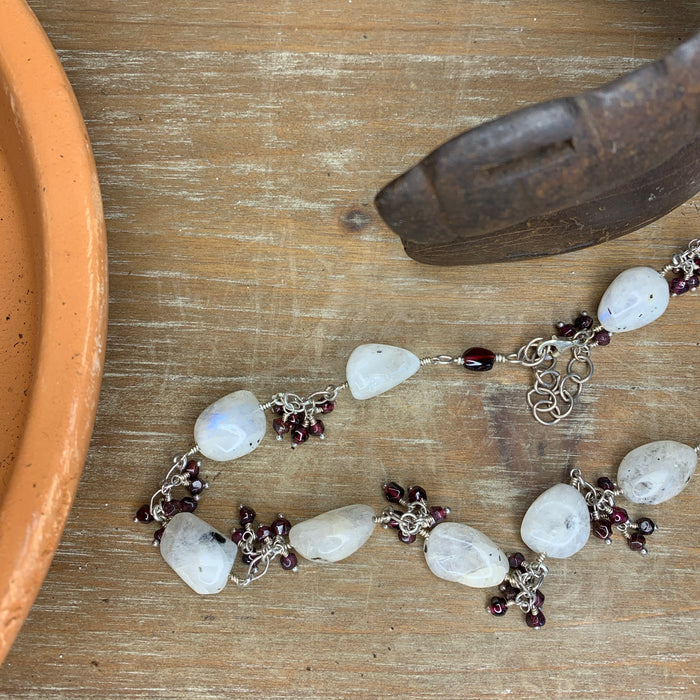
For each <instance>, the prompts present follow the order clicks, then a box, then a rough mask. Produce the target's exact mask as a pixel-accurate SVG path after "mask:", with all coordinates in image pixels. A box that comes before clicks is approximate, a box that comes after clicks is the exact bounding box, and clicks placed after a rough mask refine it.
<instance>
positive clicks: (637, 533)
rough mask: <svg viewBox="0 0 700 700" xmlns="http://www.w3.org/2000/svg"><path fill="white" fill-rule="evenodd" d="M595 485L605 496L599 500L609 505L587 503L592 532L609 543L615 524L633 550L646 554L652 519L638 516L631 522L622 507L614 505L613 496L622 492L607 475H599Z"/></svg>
mask: <svg viewBox="0 0 700 700" xmlns="http://www.w3.org/2000/svg"><path fill="white" fill-rule="evenodd" d="M596 485H597V487H598V489H599V491H600V492H601V496H605V497H607V498H602V499H600V501H602V502H603V503H605V502H606V501H607V502H609V504H610V505H607V507H605V508H601V507H600V505H598V506H595V505H591V504H589V506H588V510H589V512H590V514H591V530H592V532H593V534H594V535H595V536H596V537H598V538H599V539H601V540H603V541H604V542H605V543H606V544H611V543H612V534H613V528H614V527H615V526H616V527H617V529H618V530H619V531H620V532H621V533H622V534H623V536H624V537H625V539H626V540H627V545H628V546H629V548H630V549H631V550H632V551H633V552H639V553H640V554H647V548H646V538H647V537H648V536H649V535H651V534H652V533H654V532H655V531H656V525H655V524H654V521H653V520H651V519H650V518H638V519H637V520H636V522H633V521H632V520H631V519H630V517H629V515H628V513H627V511H626V510H625V509H624V508H621V507H620V506H616V505H615V504H614V501H613V498H614V497H615V496H616V495H618V494H620V493H622V492H621V491H620V490H619V489H618V488H617V484H615V483H614V482H613V481H612V480H611V479H610V478H608V477H607V476H601V477H600V478H599V479H598V481H597V482H596Z"/></svg>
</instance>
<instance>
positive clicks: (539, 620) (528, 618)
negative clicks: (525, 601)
mask: <svg viewBox="0 0 700 700" xmlns="http://www.w3.org/2000/svg"><path fill="white" fill-rule="evenodd" d="M525 623H526V624H527V626H528V627H532V628H533V629H539V628H540V627H544V623H545V619H544V615H543V614H542V611H541V610H532V611H531V612H529V613H528V614H527V615H525Z"/></svg>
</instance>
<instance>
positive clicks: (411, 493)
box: [408, 486, 428, 503]
mask: <svg viewBox="0 0 700 700" xmlns="http://www.w3.org/2000/svg"><path fill="white" fill-rule="evenodd" d="M427 499H428V496H427V494H426V493H425V489H422V488H421V487H420V486H411V488H410V489H408V500H409V501H411V503H417V502H418V501H426V500H427Z"/></svg>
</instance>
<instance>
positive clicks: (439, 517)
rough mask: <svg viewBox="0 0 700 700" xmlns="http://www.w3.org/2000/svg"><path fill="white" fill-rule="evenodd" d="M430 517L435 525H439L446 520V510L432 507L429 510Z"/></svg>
mask: <svg viewBox="0 0 700 700" xmlns="http://www.w3.org/2000/svg"><path fill="white" fill-rule="evenodd" d="M430 515H432V516H433V520H434V521H435V523H436V524H437V523H441V522H442V521H443V520H445V518H447V510H446V509H445V508H442V507H441V506H432V507H431V508H430Z"/></svg>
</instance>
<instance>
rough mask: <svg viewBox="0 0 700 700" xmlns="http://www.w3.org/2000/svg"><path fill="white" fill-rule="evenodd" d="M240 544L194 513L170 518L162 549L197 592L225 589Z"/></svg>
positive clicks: (170, 562)
mask: <svg viewBox="0 0 700 700" xmlns="http://www.w3.org/2000/svg"><path fill="white" fill-rule="evenodd" d="M236 551H237V547H236V545H235V544H234V543H233V542H232V541H231V540H230V539H228V538H227V537H224V535H222V534H221V533H220V532H217V531H216V530H215V529H214V528H213V527H211V526H210V525H209V524H207V523H205V522H204V520H202V519H201V518H198V517H197V516H196V515H193V514H192V513H179V514H178V515H176V516H175V517H174V518H172V519H171V520H170V522H169V523H168V525H167V527H166V528H165V532H164V533H163V537H162V538H161V541H160V553H161V554H162V555H163V559H165V561H166V562H167V563H168V564H169V565H170V566H171V567H172V568H173V570H174V571H175V573H176V574H177V575H178V576H179V577H180V578H181V579H182V580H183V581H184V582H185V583H186V584H187V585H188V586H189V587H190V588H191V589H192V590H193V591H195V592H196V593H200V594H202V595H207V594H210V593H218V592H219V591H221V590H223V588H224V586H225V585H226V582H227V580H228V575H229V573H230V572H231V568H232V567H233V562H234V559H235V558H236Z"/></svg>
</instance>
